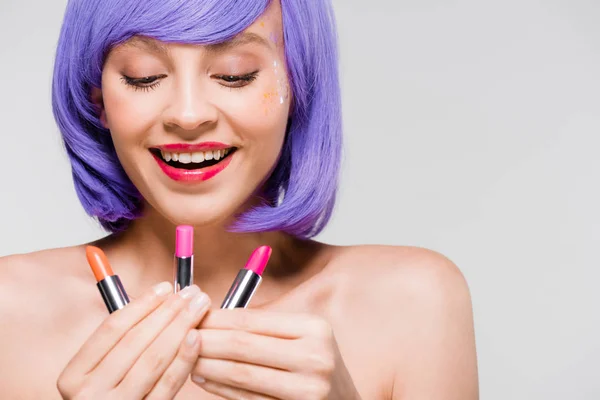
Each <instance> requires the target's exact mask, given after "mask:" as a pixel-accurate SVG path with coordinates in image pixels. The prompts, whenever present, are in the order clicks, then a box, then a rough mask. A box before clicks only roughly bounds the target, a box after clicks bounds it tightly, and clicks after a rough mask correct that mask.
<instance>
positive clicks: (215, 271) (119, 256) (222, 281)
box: [99, 213, 312, 296]
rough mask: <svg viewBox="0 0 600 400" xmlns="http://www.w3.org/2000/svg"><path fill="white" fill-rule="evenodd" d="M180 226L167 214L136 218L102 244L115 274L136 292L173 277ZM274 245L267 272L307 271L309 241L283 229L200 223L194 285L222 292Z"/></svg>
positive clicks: (279, 274)
mask: <svg viewBox="0 0 600 400" xmlns="http://www.w3.org/2000/svg"><path fill="white" fill-rule="evenodd" d="M175 228H176V226H175V225H173V224H172V223H171V222H169V221H168V220H166V219H164V218H163V217H162V216H158V215H152V213H148V215H146V216H144V217H142V218H140V219H137V220H135V221H133V222H132V224H131V226H130V227H129V228H128V229H127V230H126V231H125V232H122V233H119V234H115V235H111V236H109V237H107V238H105V239H103V240H101V241H100V242H99V245H100V246H101V247H102V248H103V249H104V250H105V252H106V253H107V256H108V258H109V259H110V261H111V263H112V264H113V267H114V269H115V272H116V273H117V274H120V275H121V276H122V277H127V279H128V281H129V284H128V290H130V291H131V292H132V295H134V296H135V295H136V294H138V293H141V292H142V291H143V290H145V288H147V287H149V286H151V285H153V284H155V283H158V282H161V281H170V282H172V281H173V257H174V253H175ZM262 245H267V246H270V247H271V248H272V249H273V252H272V255H271V259H270V260H269V264H268V266H267V268H266V270H265V276H271V277H276V278H278V279H280V280H285V279H283V278H285V277H286V276H290V275H293V274H295V273H296V272H298V271H299V270H301V269H303V266H304V265H306V261H308V260H307V258H306V256H305V255H307V253H309V252H310V251H308V252H307V251H306V250H308V248H307V246H308V247H312V246H311V245H310V244H309V242H305V241H301V240H298V239H295V238H293V237H292V236H290V235H287V234H285V233H283V232H256V233H232V232H228V231H227V229H226V226H225V224H215V225H206V226H195V227H194V283H196V284H197V285H198V286H200V287H201V288H203V289H207V290H210V288H211V287H212V288H215V290H218V291H220V292H222V291H223V288H224V287H226V286H227V285H229V284H230V283H231V282H232V280H233V277H234V276H235V275H236V274H237V273H238V271H239V270H240V269H241V268H243V267H244V265H245V264H246V261H247V260H248V258H249V257H250V254H251V253H252V252H253V251H254V249H256V248H257V247H259V246H262Z"/></svg>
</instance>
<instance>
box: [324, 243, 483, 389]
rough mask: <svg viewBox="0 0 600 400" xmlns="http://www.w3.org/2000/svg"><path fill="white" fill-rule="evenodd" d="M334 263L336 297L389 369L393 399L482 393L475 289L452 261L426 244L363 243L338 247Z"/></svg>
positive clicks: (332, 265)
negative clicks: (474, 323)
mask: <svg viewBox="0 0 600 400" xmlns="http://www.w3.org/2000/svg"><path fill="white" fill-rule="evenodd" d="M328 269H329V270H330V273H331V275H332V276H334V277H335V279H334V280H335V281H339V282H342V283H341V284H339V286H338V288H337V290H336V292H337V293H339V294H338V299H337V300H338V301H334V302H333V304H336V303H337V304H345V306H344V308H346V310H345V311H344V312H343V314H345V315H346V318H345V319H346V320H348V321H351V322H347V323H348V324H354V327H353V329H354V330H355V331H356V330H358V331H361V332H363V334H364V337H363V338H362V340H363V343H365V341H368V342H370V346H371V348H370V351H371V352H373V353H376V354H379V360H380V361H381V363H382V364H381V365H380V366H381V367H382V368H384V369H385V370H387V371H390V376H389V378H388V379H389V384H388V385H387V386H386V388H385V392H386V393H390V394H391V396H390V397H391V398H393V399H405V398H406V399H408V398H439V399H462V400H474V399H477V398H478V384H477V381H478V377H477V360H476V351H475V337H474V326H473V315H472V304H471V296H470V291H469V287H468V284H467V282H466V279H465V277H464V276H463V274H462V272H461V271H460V269H459V267H458V266H457V265H455V264H454V262H452V261H451V260H450V259H448V258H447V257H445V256H444V255H442V254H440V253H438V252H435V251H432V250H428V249H423V248H415V247H401V246H374V245H365V246H351V247H338V248H335V249H334V250H333V255H332V257H331V261H330V265H329V266H328ZM340 309H341V307H340ZM349 314H350V315H352V318H351V319H348V315H349ZM342 324H343V322H342ZM345 328H346V330H348V328H350V326H345ZM374 338H376V339H375V340H374ZM390 397H387V398H390Z"/></svg>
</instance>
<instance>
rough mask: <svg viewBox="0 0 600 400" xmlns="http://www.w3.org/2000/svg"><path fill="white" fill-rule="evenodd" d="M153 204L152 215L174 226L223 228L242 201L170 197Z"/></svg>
mask: <svg viewBox="0 0 600 400" xmlns="http://www.w3.org/2000/svg"><path fill="white" fill-rule="evenodd" d="M161 200H163V201H157V202H153V203H154V204H155V205H152V206H151V207H152V208H153V211H154V212H153V213H154V214H157V215H161V216H162V217H163V218H164V219H166V220H168V221H169V222H171V223H172V224H174V225H192V226H195V227H202V226H206V227H208V226H211V227H214V226H223V227H226V225H228V224H229V223H231V221H232V218H233V216H234V215H235V214H236V213H237V211H238V210H239V209H240V208H241V206H242V205H243V203H244V201H243V199H241V200H240V201H237V202H236V201H233V198H232V196H223V195H217V194H216V193H211V194H204V195H189V194H188V195H181V194H179V195H178V196H172V198H170V199H161Z"/></svg>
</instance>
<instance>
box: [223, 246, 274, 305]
mask: <svg viewBox="0 0 600 400" xmlns="http://www.w3.org/2000/svg"><path fill="white" fill-rule="evenodd" d="M271 252H272V249H271V248H270V247H269V246H261V247H259V248H257V249H256V250H254V252H253V253H252V255H251V256H250V258H249V259H248V262H247V263H246V266H245V267H244V268H243V269H241V270H240V272H238V274H237V276H236V277H235V280H234V281H233V284H232V285H231V287H230V288H229V291H228V292H227V295H226V296H225V299H224V300H223V304H221V308H228V309H232V308H246V306H247V305H248V303H249V302H250V300H251V299H252V296H253V295H254V292H256V289H258V286H259V285H260V283H261V281H262V274H263V272H264V270H265V267H266V266H267V263H268V262H269V258H270V257H271Z"/></svg>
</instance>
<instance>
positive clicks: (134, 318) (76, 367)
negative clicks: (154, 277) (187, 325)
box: [65, 282, 173, 374]
mask: <svg viewBox="0 0 600 400" xmlns="http://www.w3.org/2000/svg"><path fill="white" fill-rule="evenodd" d="M172 291H173V286H171V284H170V283H169V282H162V283H159V284H158V285H156V286H154V287H153V288H152V289H151V290H148V291H147V292H146V293H144V294H143V295H142V296H141V297H140V298H139V299H136V300H133V301H132V302H131V303H129V304H128V305H127V306H126V307H124V308H122V309H120V310H118V311H116V312H114V313H112V314H110V315H109V316H108V317H107V318H106V319H105V320H104V322H102V324H101V325H100V326H99V327H98V328H97V329H96V331H95V332H94V333H93V334H92V335H91V336H90V337H89V338H88V340H87V341H86V342H85V343H84V344H83V346H81V348H80V349H79V351H78V352H77V354H75V356H74V357H73V358H72V359H71V361H70V362H69V364H68V365H67V367H66V368H65V372H66V371H67V370H73V371H81V373H82V374H87V373H89V372H90V371H91V370H93V369H94V368H95V367H96V366H97V365H98V363H100V361H101V360H102V358H103V357H104V356H105V355H106V354H107V353H108V352H109V351H110V350H111V349H112V348H113V347H114V346H115V345H116V344H117V343H118V342H119V340H121V338H122V337H123V335H125V334H126V333H127V332H128V331H129V330H130V329H131V328H132V327H133V326H134V325H136V324H137V323H138V322H139V321H141V320H142V319H143V318H144V317H146V316H147V315H148V314H150V313H151V312H152V311H154V310H155V309H156V308H157V307H158V306H160V305H161V304H162V303H163V302H164V301H165V300H166V299H167V298H168V295H169V293H172Z"/></svg>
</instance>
